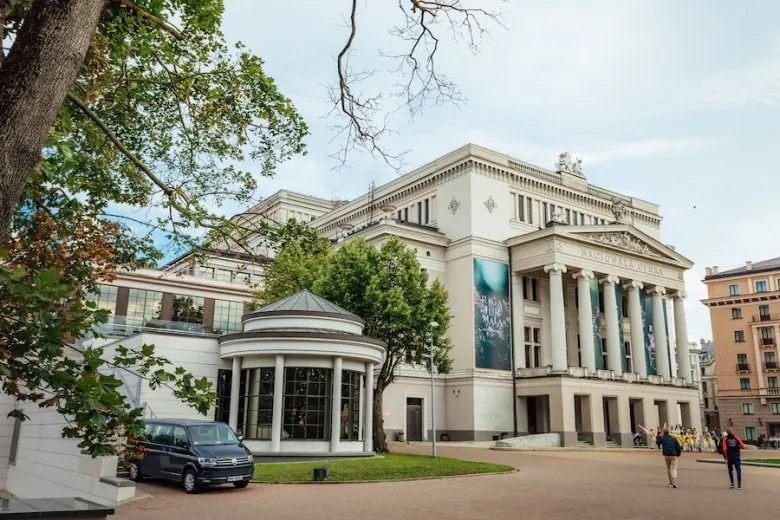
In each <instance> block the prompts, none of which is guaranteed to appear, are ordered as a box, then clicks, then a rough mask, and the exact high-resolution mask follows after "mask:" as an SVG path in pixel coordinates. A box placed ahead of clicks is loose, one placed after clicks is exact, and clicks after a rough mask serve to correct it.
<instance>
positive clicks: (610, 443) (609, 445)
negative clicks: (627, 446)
mask: <svg viewBox="0 0 780 520" xmlns="http://www.w3.org/2000/svg"><path fill="white" fill-rule="evenodd" d="M604 447H605V448H620V444H618V443H617V442H615V441H611V440H607V443H606V444H605V445H604Z"/></svg>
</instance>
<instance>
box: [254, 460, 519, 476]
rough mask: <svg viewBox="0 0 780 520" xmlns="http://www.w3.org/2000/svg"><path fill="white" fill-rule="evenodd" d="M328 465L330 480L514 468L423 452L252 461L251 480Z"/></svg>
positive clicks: (305, 473) (302, 473) (304, 473)
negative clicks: (300, 459) (256, 462)
mask: <svg viewBox="0 0 780 520" xmlns="http://www.w3.org/2000/svg"><path fill="white" fill-rule="evenodd" d="M322 466H327V467H328V468H329V471H330V478H329V479H328V480H329V481H331V482H349V481H355V480H398V479H406V478H420V477H441V476H451V475H467V474H472V473H496V472H502V471H507V472H508V471H514V468H513V467H512V466H504V465H502V464H490V463H487V462H471V461H467V460H458V459H448V458H444V457H429V456H422V455H407V454H392V453H389V454H386V455H385V456H384V457H382V458H370V459H355V460H333V461H319V462H273V463H260V464H255V476H254V479H255V480H258V481H261V482H274V483H282V482H306V481H311V480H312V475H313V473H314V472H313V469H314V468H315V467H322Z"/></svg>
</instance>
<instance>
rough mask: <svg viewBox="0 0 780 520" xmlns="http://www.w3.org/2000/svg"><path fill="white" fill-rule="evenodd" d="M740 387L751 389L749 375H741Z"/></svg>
mask: <svg viewBox="0 0 780 520" xmlns="http://www.w3.org/2000/svg"><path fill="white" fill-rule="evenodd" d="M739 388H740V389H741V390H750V378H749V377H740V378H739Z"/></svg>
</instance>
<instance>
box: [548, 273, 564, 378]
mask: <svg viewBox="0 0 780 520" xmlns="http://www.w3.org/2000/svg"><path fill="white" fill-rule="evenodd" d="M544 272H545V273H548V274H549V276H550V345H551V347H552V369H553V372H565V371H566V369H567V368H568V365H567V364H566V319H565V314H564V307H563V273H565V272H566V266H565V265H563V264H550V265H546V266H544Z"/></svg>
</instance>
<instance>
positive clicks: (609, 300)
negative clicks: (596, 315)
mask: <svg viewBox="0 0 780 520" xmlns="http://www.w3.org/2000/svg"><path fill="white" fill-rule="evenodd" d="M599 282H600V283H601V285H603V286H604V321H605V322H606V325H607V369H609V370H612V371H613V372H615V374H616V375H619V376H620V375H623V356H621V352H620V328H619V324H618V306H617V296H616V295H615V284H616V283H620V278H618V277H617V276H607V277H606V278H602V279H601V280H599Z"/></svg>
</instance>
